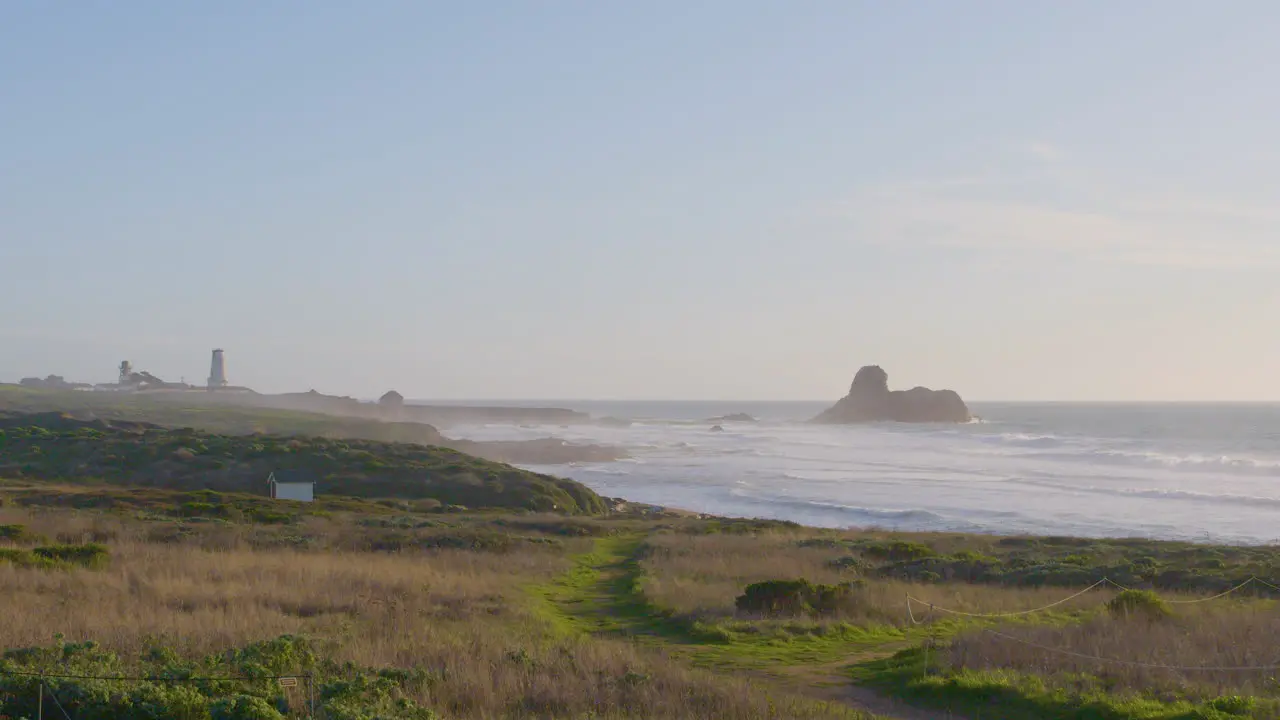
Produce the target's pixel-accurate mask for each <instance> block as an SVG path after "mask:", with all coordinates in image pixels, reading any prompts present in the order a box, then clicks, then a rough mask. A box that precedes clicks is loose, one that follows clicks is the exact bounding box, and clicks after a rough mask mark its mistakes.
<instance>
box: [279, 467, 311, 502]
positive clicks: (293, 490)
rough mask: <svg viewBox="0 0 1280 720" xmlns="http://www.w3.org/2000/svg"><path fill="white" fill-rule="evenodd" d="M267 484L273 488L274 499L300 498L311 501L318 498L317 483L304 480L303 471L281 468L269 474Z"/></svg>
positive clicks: (300, 499)
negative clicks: (316, 493) (316, 492)
mask: <svg viewBox="0 0 1280 720" xmlns="http://www.w3.org/2000/svg"><path fill="white" fill-rule="evenodd" d="M267 485H268V486H270V488H271V499H272V500H299V501H301V502H311V501H313V500H315V499H316V497H315V489H316V484H315V482H313V481H310V480H306V481H304V480H302V479H301V473H298V472H296V471H292V470H281V471H279V472H273V473H271V474H270V475H268V476H267Z"/></svg>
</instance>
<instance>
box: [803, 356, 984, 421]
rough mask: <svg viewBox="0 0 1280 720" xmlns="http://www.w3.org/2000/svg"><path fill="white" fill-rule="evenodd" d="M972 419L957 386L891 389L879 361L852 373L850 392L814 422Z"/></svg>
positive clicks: (887, 376) (887, 375)
mask: <svg viewBox="0 0 1280 720" xmlns="http://www.w3.org/2000/svg"><path fill="white" fill-rule="evenodd" d="M972 419H973V415H972V414H970V413H969V408H968V406H966V405H965V404H964V400H962V399H961V398H960V395H959V394H957V393H956V392H955V391H954V390H930V389H929V388H925V387H915V388H912V389H910V390H905V391H904V390H890V389H889V374H888V373H886V372H885V371H884V370H883V369H882V368H881V367H880V366H879V365H868V366H866V367H864V368H862V369H861V370H859V371H858V374H857V375H855V376H854V377H853V385H851V386H850V387H849V394H848V395H846V396H844V397H843V398H841V399H840V401H839V402H837V403H836V404H835V405H833V406H831V407H830V408H828V409H827V410H826V411H824V412H823V413H822V414H821V415H819V416H818V417H816V418H814V419H813V422H816V423H827V424H847V423H868V422H906V423H964V422H969V421H970V420H972Z"/></svg>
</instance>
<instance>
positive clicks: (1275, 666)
mask: <svg viewBox="0 0 1280 720" xmlns="http://www.w3.org/2000/svg"><path fill="white" fill-rule="evenodd" d="M1255 583H1256V584H1258V585H1262V586H1264V587H1267V588H1270V589H1272V590H1275V591H1276V592H1280V586H1276V585H1274V584H1272V583H1270V582H1267V581H1266V580H1263V579H1262V578H1259V577H1257V576H1252V577H1250V578H1249V579H1248V580H1245V581H1244V582H1242V583H1240V584H1239V585H1236V586H1235V587H1232V588H1230V589H1229V590H1225V591H1223V592H1220V593H1218V594H1216V595H1211V596H1209V597H1203V598H1194V599H1190V600H1177V599H1168V598H1164V597H1162V598H1161V599H1162V600H1163V601H1164V602H1166V603H1170V604H1179V605H1191V604H1196V603H1203V602H1209V601H1210V600H1219V599H1221V598H1224V597H1227V596H1228V595H1232V594H1233V593H1236V592H1239V591H1240V590H1243V589H1244V588H1246V587H1248V586H1249V585H1252V584H1255ZM1106 585H1109V586H1111V587H1114V588H1117V589H1119V590H1121V591H1128V590H1133V588H1129V587H1126V586H1124V585H1121V584H1120V583H1118V582H1116V581H1114V580H1112V579H1111V578H1106V577H1104V578H1102V579H1101V580H1099V581H1098V582H1096V583H1094V584H1092V585H1090V586H1089V587H1087V588H1085V589H1083V590H1081V591H1079V592H1077V593H1074V594H1072V595H1069V596H1067V597H1065V598H1062V599H1061V600H1057V601H1055V602H1051V603H1049V604H1048V605H1042V606H1041V607H1037V608H1032V609H1030V610H1019V611H1015V612H1001V613H975V612H967V611H964V610H956V609H953V608H946V607H941V606H939V605H936V604H934V603H932V602H929V601H928V600H922V599H920V598H917V597H914V596H912V595H910V594H908V595H907V596H906V599H907V603H906V604H907V619H908V621H909V622H910V624H911V625H925V624H927V623H928V622H929V620H930V619H931V618H932V617H933V614H934V613H935V612H939V613H943V614H945V615H953V616H957V617H967V618H977V619H999V618H1012V617H1025V616H1027V615H1034V614H1035V613H1040V612H1044V611H1046V610H1050V609H1052V608H1055V607H1058V606H1060V605H1063V604H1065V603H1068V602H1070V601H1072V600H1075V599H1076V598H1078V597H1081V596H1083V595H1086V594H1088V593H1090V592H1093V591H1094V590H1097V589H1098V588H1100V587H1103V586H1106ZM912 603H916V604H919V605H924V606H925V607H927V608H929V612H928V613H927V614H926V615H925V616H924V618H923V619H918V618H917V617H916V614H915V611H914V609H913V607H912ZM983 632H985V633H987V634H989V635H991V636H993V637H997V638H1000V639H1002V640H1007V641H1009V642H1014V643H1018V644H1021V645H1025V646H1027V647H1030V648H1035V649H1037V650H1041V651H1044V652H1048V653H1054V654H1057V655H1062V656H1066V657H1072V658H1076V659H1079V660H1089V661H1092V662H1098V663H1108V664H1112V665H1123V666H1127V667H1137V668H1146V669H1153V670H1173V671H1178V672H1275V671H1278V670H1280V659H1277V660H1275V661H1274V662H1273V663H1272V664H1269V665H1242V666H1209V665H1204V666H1195V665H1192V666H1187V665H1167V664H1162V663H1148V662H1141V661H1137V660H1124V659H1122V658H1112V657H1105V656H1102V655H1090V654H1088V653H1081V652H1076V651H1074V650H1065V649H1063V648H1057V647H1053V646H1051V645H1044V644H1041V643H1036V642H1032V641H1030V640H1024V639H1022V638H1019V637H1015V636H1013V635H1009V634H1007V633H1002V632H998V631H996V630H992V629H990V628H985V629H983ZM927 640H928V642H927V644H926V645H924V651H925V663H924V671H925V672H926V673H927V672H928V670H929V651H930V649H931V647H932V645H933V640H934V638H933V636H932V635H930V636H929V637H928V638H927Z"/></svg>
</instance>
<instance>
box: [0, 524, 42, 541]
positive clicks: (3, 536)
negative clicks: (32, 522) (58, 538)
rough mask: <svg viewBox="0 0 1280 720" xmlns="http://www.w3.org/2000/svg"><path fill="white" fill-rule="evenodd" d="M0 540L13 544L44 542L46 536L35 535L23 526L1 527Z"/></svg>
mask: <svg viewBox="0 0 1280 720" xmlns="http://www.w3.org/2000/svg"><path fill="white" fill-rule="evenodd" d="M0 540H8V541H9V542H12V543H37V542H44V536H43V535H39V534H37V533H33V532H31V531H30V530H28V529H27V528H26V527H25V526H23V525H0Z"/></svg>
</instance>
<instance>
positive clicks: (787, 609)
mask: <svg viewBox="0 0 1280 720" xmlns="http://www.w3.org/2000/svg"><path fill="white" fill-rule="evenodd" d="M856 587H857V585H856V584H855V583H843V584H840V585H820V584H813V583H810V582H809V581H808V580H766V581H764V582H758V583H752V584H751V585H748V586H747V587H746V588H745V590H744V591H743V593H742V595H739V596H738V598H737V599H736V600H735V601H734V606H735V607H736V608H737V609H738V611H739V612H744V613H758V614H761V615H775V616H776V615H834V614H835V613H837V612H839V611H840V609H841V608H843V607H847V606H848V605H849V604H850V603H851V602H853V599H854V589H855V588H856Z"/></svg>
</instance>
